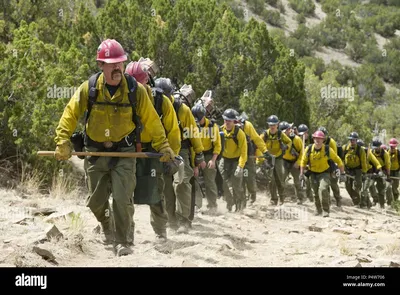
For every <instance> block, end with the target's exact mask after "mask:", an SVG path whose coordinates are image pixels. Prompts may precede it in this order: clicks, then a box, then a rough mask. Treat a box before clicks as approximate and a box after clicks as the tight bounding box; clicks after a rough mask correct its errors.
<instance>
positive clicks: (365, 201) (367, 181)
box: [360, 177, 375, 209]
mask: <svg viewBox="0 0 400 295" xmlns="http://www.w3.org/2000/svg"><path fill="white" fill-rule="evenodd" d="M374 182H375V180H374V179H372V178H370V177H364V180H363V186H362V189H361V202H360V208H364V207H367V208H368V209H369V208H371V207H372V203H371V200H370V198H369V191H370V187H371V186H373V185H374Z"/></svg>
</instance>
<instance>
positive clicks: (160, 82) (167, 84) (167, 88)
mask: <svg viewBox="0 0 400 295" xmlns="http://www.w3.org/2000/svg"><path fill="white" fill-rule="evenodd" d="M154 84H155V87H157V88H160V89H162V91H164V94H165V95H166V96H168V97H170V96H171V95H172V93H173V92H174V86H173V85H172V82H171V80H170V79H169V78H158V79H156V80H155V81H154Z"/></svg>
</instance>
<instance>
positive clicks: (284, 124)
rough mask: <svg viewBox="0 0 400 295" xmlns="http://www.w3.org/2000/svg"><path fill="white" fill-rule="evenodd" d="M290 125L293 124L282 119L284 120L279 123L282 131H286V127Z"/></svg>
mask: <svg viewBox="0 0 400 295" xmlns="http://www.w3.org/2000/svg"><path fill="white" fill-rule="evenodd" d="M290 127H291V126H290V125H289V123H288V122H286V121H282V122H280V123H279V130H281V131H285V130H286V129H288V128H290Z"/></svg>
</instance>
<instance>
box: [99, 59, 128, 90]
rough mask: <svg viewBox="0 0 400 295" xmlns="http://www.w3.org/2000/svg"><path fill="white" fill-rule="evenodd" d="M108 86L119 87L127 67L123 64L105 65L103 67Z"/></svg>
mask: <svg viewBox="0 0 400 295" xmlns="http://www.w3.org/2000/svg"><path fill="white" fill-rule="evenodd" d="M101 69H102V70H103V73H104V76H105V78H106V82H107V84H110V85H118V84H119V83H120V82H121V79H122V76H123V75H124V74H123V73H124V71H125V67H124V63H123V62H118V63H103V64H102V66H101Z"/></svg>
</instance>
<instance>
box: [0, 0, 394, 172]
mask: <svg viewBox="0 0 400 295" xmlns="http://www.w3.org/2000/svg"><path fill="white" fill-rule="evenodd" d="M317 2H319V3H320V4H321V5H322V9H323V11H324V12H325V13H326V14H327V17H326V18H325V19H324V20H323V21H322V22H321V23H320V24H319V25H317V26H315V27H307V25H306V22H305V20H306V18H305V17H311V16H312V15H314V10H315V5H314V3H313V2H312V1H306V2H305V1H303V0H301V1H297V0H290V1H289V3H290V7H292V8H293V9H294V10H295V11H297V12H299V13H300V14H299V15H298V16H299V17H297V18H296V19H297V20H298V21H299V22H301V25H299V27H298V28H297V29H296V30H295V31H294V32H293V33H291V34H289V35H288V36H286V35H285V34H283V33H282V32H280V31H277V30H273V31H270V30H267V26H266V24H265V23H264V22H263V21H266V22H268V23H269V24H272V25H274V26H275V27H281V28H282V27H284V26H285V23H284V21H283V19H282V18H281V17H280V16H281V14H282V13H285V7H284V5H283V4H282V1H279V0H276V1H275V0H267V1H263V0H246V1H238V0H236V1H229V0H225V1H222V0H221V1H217V0H153V1H150V0H127V1H120V0H87V1H85V0H69V1H61V0H51V1H49V0H35V1H31V0H19V1H17V0H9V1H3V2H1V3H0V6H1V7H0V83H1V85H2V87H1V88H0V134H1V137H0V154H1V155H0V158H7V157H10V156H14V155H16V154H17V153H18V155H19V156H21V157H22V159H23V160H24V161H27V162H29V163H31V164H33V165H34V166H35V165H36V167H39V168H40V169H42V170H43V171H48V172H49V175H50V174H52V173H54V171H56V170H57V169H59V168H60V166H62V165H65V163H57V162H56V161H55V160H54V159H48V158H40V159H38V158H37V157H36V156H35V154H36V152H37V151H38V150H54V148H55V146H54V130H55V128H56V126H57V124H58V120H59V118H60V116H61V114H62V112H63V109H64V107H65V105H66V103H67V102H68V100H69V99H70V97H62V98H54V97H48V92H49V88H53V87H54V86H55V85H56V86H57V87H66V88H68V87H78V86H79V85H80V84H81V83H82V82H83V81H84V80H86V79H87V78H88V77H89V76H90V75H91V74H93V73H94V72H96V71H97V70H98V69H97V67H96V62H95V57H96V51H97V47H98V46H99V44H100V43H101V41H102V40H104V39H107V38H113V39H116V40H118V41H119V42H120V43H121V44H122V45H123V47H124V49H125V51H126V52H127V53H128V54H129V59H130V60H135V59H138V58H139V57H141V56H143V57H149V58H151V59H153V60H155V61H156V63H157V64H158V65H159V67H160V69H161V73H160V76H165V77H169V78H171V79H172V80H173V82H174V83H175V84H176V85H177V86H178V87H179V86H181V85H183V84H184V83H187V84H192V85H193V87H194V90H195V91H196V94H197V96H198V97H201V95H202V94H203V93H204V91H205V90H207V89H213V90H214V91H215V93H216V103H217V106H218V107H220V108H222V109H224V108H228V107H232V108H235V109H238V110H239V111H245V112H246V113H247V114H248V115H249V117H250V120H251V121H252V122H253V123H254V125H255V127H256V128H257V129H258V130H262V129H264V128H265V127H266V126H265V121H266V118H267V117H268V116H269V115H271V114H276V115H278V116H279V118H280V119H281V120H286V121H290V122H294V123H295V124H297V125H298V124H301V123H305V124H307V125H309V127H310V128H311V129H312V130H313V129H315V128H317V127H318V126H320V125H324V126H325V127H327V128H328V130H329V131H330V134H331V135H332V136H333V137H334V138H336V139H338V140H339V142H341V141H343V142H344V141H345V140H346V137H347V134H348V133H349V132H350V131H353V130H355V131H357V132H359V134H360V136H361V137H363V138H364V139H365V140H366V141H367V142H368V140H370V139H371V138H372V136H373V133H372V129H373V128H374V127H375V124H376V123H378V124H379V128H386V130H387V133H388V136H391V135H393V136H396V135H398V132H399V130H398V129H399V128H398V122H399V121H398V117H399V115H398V112H397V111H396V110H397V109H398V107H399V103H398V98H399V95H398V92H397V91H396V89H398V88H393V90H391V91H386V88H385V83H386V84H391V85H394V86H398V85H399V84H400V78H399V77H400V75H399V73H400V50H399V49H400V41H399V37H398V36H397V35H395V32H396V30H399V29H400V13H399V8H398V6H400V5H399V3H398V1H390V0H388V1H384V0H382V1H378V0H375V1H371V3H370V4H368V5H360V4H359V3H358V1H350V0H349V1H339V0H321V1H317ZM244 4H246V5H247V6H244ZM266 4H268V5H271V6H272V7H274V8H275V10H272V9H267V7H269V6H266ZM245 7H247V8H249V9H250V10H251V11H252V12H253V13H256V14H259V15H260V19H261V21H256V20H255V19H251V18H249V17H248V13H249V12H248V11H247V10H246V9H247V8H245ZM337 9H340V16H337ZM262 20H263V21H262ZM374 33H379V34H381V35H382V36H385V37H387V38H390V42H389V43H388V44H386V45H385V50H386V51H385V52H386V54H385V55H383V54H382V51H381V50H379V49H378V47H377V44H376V40H375V37H374ZM322 46H330V47H332V48H335V49H341V50H343V51H344V52H346V54H348V55H349V56H350V57H351V59H353V60H354V61H356V62H359V63H360V64H362V65H361V66H360V67H355V68H351V67H348V66H342V65H340V64H339V63H331V64H330V65H325V64H324V62H323V61H322V60H321V59H318V58H315V55H314V52H315V50H318V49H320V48H321V47H322ZM328 84H331V85H332V86H338V87H339V86H351V87H355V89H356V91H355V92H356V97H355V99H354V101H348V100H336V101H331V100H329V101H326V100H321V95H320V91H321V88H322V87H325V86H327V85H328Z"/></svg>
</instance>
